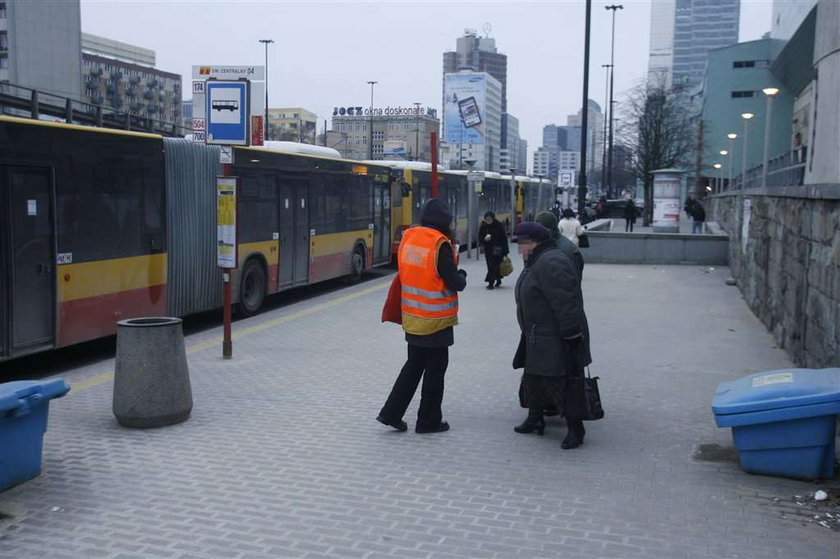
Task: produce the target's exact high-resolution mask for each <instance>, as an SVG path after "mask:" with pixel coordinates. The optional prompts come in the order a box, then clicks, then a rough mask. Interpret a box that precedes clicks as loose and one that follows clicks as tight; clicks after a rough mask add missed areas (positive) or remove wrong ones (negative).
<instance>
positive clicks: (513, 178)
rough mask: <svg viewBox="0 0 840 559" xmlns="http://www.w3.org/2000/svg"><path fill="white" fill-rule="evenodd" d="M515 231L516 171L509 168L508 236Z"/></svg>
mask: <svg viewBox="0 0 840 559" xmlns="http://www.w3.org/2000/svg"><path fill="white" fill-rule="evenodd" d="M514 229H516V169H514V168H513V167H511V168H510V234H511V235H513V230H514Z"/></svg>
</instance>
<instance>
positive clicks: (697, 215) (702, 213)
mask: <svg viewBox="0 0 840 559" xmlns="http://www.w3.org/2000/svg"><path fill="white" fill-rule="evenodd" d="M691 209H692V212H691V217H693V218H694V221H706V210H704V209H703V206H702V205H701V204H700V202H694V205H693V206H692V208H691Z"/></svg>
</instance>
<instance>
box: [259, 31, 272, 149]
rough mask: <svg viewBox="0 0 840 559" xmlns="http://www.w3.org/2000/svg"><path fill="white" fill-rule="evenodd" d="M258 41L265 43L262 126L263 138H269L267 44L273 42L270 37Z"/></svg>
mask: <svg viewBox="0 0 840 559" xmlns="http://www.w3.org/2000/svg"><path fill="white" fill-rule="evenodd" d="M259 42H261V43H263V44H265V117H264V118H265V122H264V123H263V128H264V129H265V139H266V140H270V139H271V137H270V130H269V128H268V45H270V44H271V43H273V42H274V40H272V39H260V40H259Z"/></svg>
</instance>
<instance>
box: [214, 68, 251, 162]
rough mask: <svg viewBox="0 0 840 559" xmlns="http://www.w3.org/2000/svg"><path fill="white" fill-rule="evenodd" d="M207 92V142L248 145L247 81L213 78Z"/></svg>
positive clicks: (249, 138)
mask: <svg viewBox="0 0 840 559" xmlns="http://www.w3.org/2000/svg"><path fill="white" fill-rule="evenodd" d="M206 95H207V100H206V103H207V125H206V126H207V143H208V144H223V145H236V146H247V145H249V143H250V140H251V137H250V131H249V129H248V124H249V122H250V117H249V114H250V113H249V107H248V100H249V90H248V82H247V81H212V80H211V81H208V82H207V93H206Z"/></svg>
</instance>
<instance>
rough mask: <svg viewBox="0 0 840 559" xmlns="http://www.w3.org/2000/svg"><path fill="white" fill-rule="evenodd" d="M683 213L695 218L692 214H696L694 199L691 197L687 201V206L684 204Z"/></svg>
mask: <svg viewBox="0 0 840 559" xmlns="http://www.w3.org/2000/svg"><path fill="white" fill-rule="evenodd" d="M683 211H684V212H685V215H687V216H688V217H693V216H692V213H693V212H694V198H692V197H691V196H690V195H689V196H688V197H687V198H686V199H685V204H683Z"/></svg>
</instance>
